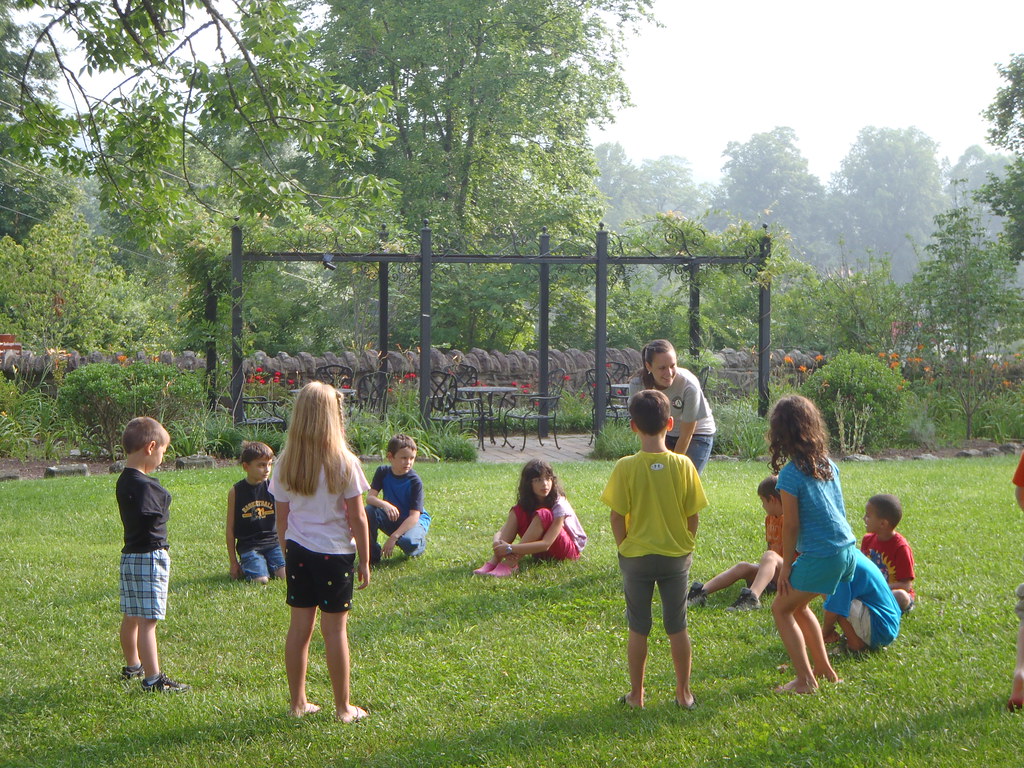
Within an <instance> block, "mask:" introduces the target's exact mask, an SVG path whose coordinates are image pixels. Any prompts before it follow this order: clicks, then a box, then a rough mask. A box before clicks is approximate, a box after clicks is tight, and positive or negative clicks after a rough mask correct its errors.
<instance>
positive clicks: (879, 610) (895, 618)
mask: <svg viewBox="0 0 1024 768" xmlns="http://www.w3.org/2000/svg"><path fill="white" fill-rule="evenodd" d="M901 616H902V611H901V610H900V606H899V603H897V602H896V598H895V597H893V594H892V590H891V589H889V583H888V582H887V581H886V580H885V577H884V576H883V575H882V572H881V571H880V570H879V568H878V566H877V565H875V564H874V563H873V562H871V560H870V559H868V557H867V556H866V555H865V554H864V553H863V552H857V558H856V562H855V566H854V571H853V580H852V581H841V582H839V586H838V587H836V591H835V594H833V595H832V596H831V597H829V598H827V599H826V600H825V620H824V624H823V626H822V635H823V636H824V638H825V642H826V643H831V642H835V641H837V640H839V635H838V633H837V632H836V623H837V622H838V624H839V626H840V627H841V628H842V630H843V634H844V635H845V637H846V647H847V648H848V649H850V650H851V651H866V650H876V649H878V648H884V647H885V646H887V645H889V644H890V643H891V642H892V641H893V640H895V639H896V636H897V635H898V634H899V633H900V617H901Z"/></svg>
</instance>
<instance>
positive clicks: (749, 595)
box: [725, 587, 761, 611]
mask: <svg viewBox="0 0 1024 768" xmlns="http://www.w3.org/2000/svg"><path fill="white" fill-rule="evenodd" d="M760 607H761V601H760V600H758V599H757V595H755V594H754V593H753V592H751V591H750V590H749V589H747V587H744V588H743V589H741V590H740V596H739V597H737V598H736V602H735V603H733V604H732V605H730V606H729V607H728V608H726V609H725V610H727V611H756V610H757V609H758V608H760Z"/></svg>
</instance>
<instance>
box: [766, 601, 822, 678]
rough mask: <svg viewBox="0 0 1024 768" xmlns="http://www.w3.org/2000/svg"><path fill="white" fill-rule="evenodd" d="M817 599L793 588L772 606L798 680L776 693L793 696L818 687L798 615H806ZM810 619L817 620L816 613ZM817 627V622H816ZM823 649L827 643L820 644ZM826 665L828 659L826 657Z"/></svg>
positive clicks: (776, 623)
mask: <svg viewBox="0 0 1024 768" xmlns="http://www.w3.org/2000/svg"><path fill="white" fill-rule="evenodd" d="M812 599H814V593H812V592H801V591H800V590H797V589H790V590H789V591H788V592H786V594H784V595H778V596H777V597H776V598H775V602H773V603H772V615H773V616H774V617H775V626H776V627H777V628H778V630H779V636H780V637H781V638H782V644H783V645H784V646H785V647H786V653H788V654H789V659H790V661H791V662H792V664H793V671H794V672H795V673H796V677H795V678H794V679H793V680H791V681H790V682H788V683H786V684H785V685H781V686H779V687H778V688H776V689H775V690H776V691H778V692H793V693H814V691H816V690H817V688H818V681H817V680H815V679H814V673H813V671H812V670H811V662H810V660H809V659H808V658H807V645H806V641H805V639H804V632H803V629H802V628H801V626H800V624H799V623H798V619H797V614H800V613H802V612H803V610H804V609H805V608H807V605H808V604H809V603H810V602H811V600H812ZM811 618H812V619H813V618H814V615H813V613H812V614H811ZM814 623H815V625H817V623H818V622H817V620H816V619H815V621H814ZM818 637H819V638H820V637H821V628H820V627H819V628H818ZM821 647H822V649H824V647H825V643H824V642H822V643H821ZM826 662H827V657H826Z"/></svg>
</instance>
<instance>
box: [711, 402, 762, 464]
mask: <svg viewBox="0 0 1024 768" xmlns="http://www.w3.org/2000/svg"><path fill="white" fill-rule="evenodd" d="M715 424H716V425H717V427H718V434H717V435H715V453H724V454H727V455H729V456H738V457H739V458H741V459H756V458H758V457H759V456H765V455H767V453H768V443H767V441H766V439H765V435H766V434H767V432H768V420H767V419H764V418H762V417H760V416H758V415H757V401H756V399H755V398H754V397H747V398H743V399H740V400H732V401H730V402H726V403H718V404H716V405H715Z"/></svg>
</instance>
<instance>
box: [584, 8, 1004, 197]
mask: <svg viewBox="0 0 1024 768" xmlns="http://www.w3.org/2000/svg"><path fill="white" fill-rule="evenodd" d="M655 15H656V16H657V18H658V19H659V20H660V21H661V22H662V24H663V25H664V26H663V28H660V29H656V28H654V27H647V28H645V29H643V30H642V31H641V34H640V36H639V37H636V38H634V39H632V40H631V41H629V42H628V43H627V48H628V55H627V57H626V59H625V68H626V82H627V84H628V85H629V88H630V91H631V93H632V100H633V103H634V104H635V106H633V107H631V108H629V109H627V110H625V111H623V112H622V113H621V114H620V115H619V116H618V118H617V120H616V122H615V123H614V124H613V125H611V126H610V127H609V128H608V129H607V130H605V131H597V130H595V131H593V134H592V138H593V141H594V143H595V144H598V143H600V142H603V141H617V142H619V143H621V144H622V145H623V147H625V150H626V153H627V154H628V155H629V156H630V158H632V159H633V160H634V161H635V162H639V161H641V160H644V159H648V158H656V157H660V156H662V155H680V156H682V157H685V158H686V159H687V160H689V161H690V165H691V167H692V168H693V171H694V175H695V176H696V178H697V179H698V180H699V181H716V180H717V179H718V178H719V176H720V175H721V168H722V164H723V162H724V158H723V157H722V151H723V150H724V149H725V146H726V144H727V143H728V142H730V141H739V142H744V141H747V140H748V139H749V138H750V137H751V136H752V135H753V134H755V133H761V132H764V131H770V130H771V129H772V128H774V127H776V126H789V127H791V128H793V130H794V131H796V135H797V138H798V146H799V148H800V150H801V152H802V153H803V155H804V157H806V158H807V159H808V161H809V163H810V169H811V172H812V173H815V174H817V175H818V176H819V177H820V178H821V179H822V181H825V182H827V181H828V179H829V177H830V176H831V174H832V173H833V172H834V171H836V170H837V169H838V167H839V163H840V161H841V160H842V159H843V157H844V156H845V155H846V153H847V152H848V151H849V149H850V145H851V144H853V142H854V141H855V140H856V138H857V133H858V132H859V131H860V129H861V128H863V127H864V126H868V125H871V126H876V127H880V128H907V127H911V126H914V127H917V128H919V129H920V130H921V131H923V132H924V133H926V134H927V135H929V136H930V137H931V138H933V139H934V140H935V141H937V142H938V143H939V155H940V156H941V157H948V158H949V159H950V160H951V162H955V161H956V160H957V159H958V158H959V156H960V155H961V154H962V153H963V151H964V150H965V149H967V148H968V147H969V146H971V145H972V144H981V145H982V146H984V147H985V148H986V149H990V150H991V147H989V146H988V144H987V143H986V141H985V136H986V132H987V129H988V126H987V123H986V121H985V119H984V118H983V117H981V115H980V112H981V111H982V110H984V109H985V108H986V107H987V106H988V105H989V104H990V103H991V102H992V99H993V97H994V95H995V92H996V89H997V88H998V87H999V86H1000V84H1001V82H1002V80H1001V78H1000V77H999V75H998V73H997V72H996V64H1005V63H1008V62H1009V59H1010V56H1011V55H1012V54H1014V53H1024V2H1022V0H973V1H972V2H952V0H931V2H924V1H923V0H887V1H886V2H881V1H880V0H861V1H860V2H857V3H839V2H835V0H780V1H779V2H776V3H765V2H753V0H724V1H722V2H715V1H714V0H711V1H710V2H709V1H708V0H701V1H699V2H693V1H690V0H656V2H655Z"/></svg>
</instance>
